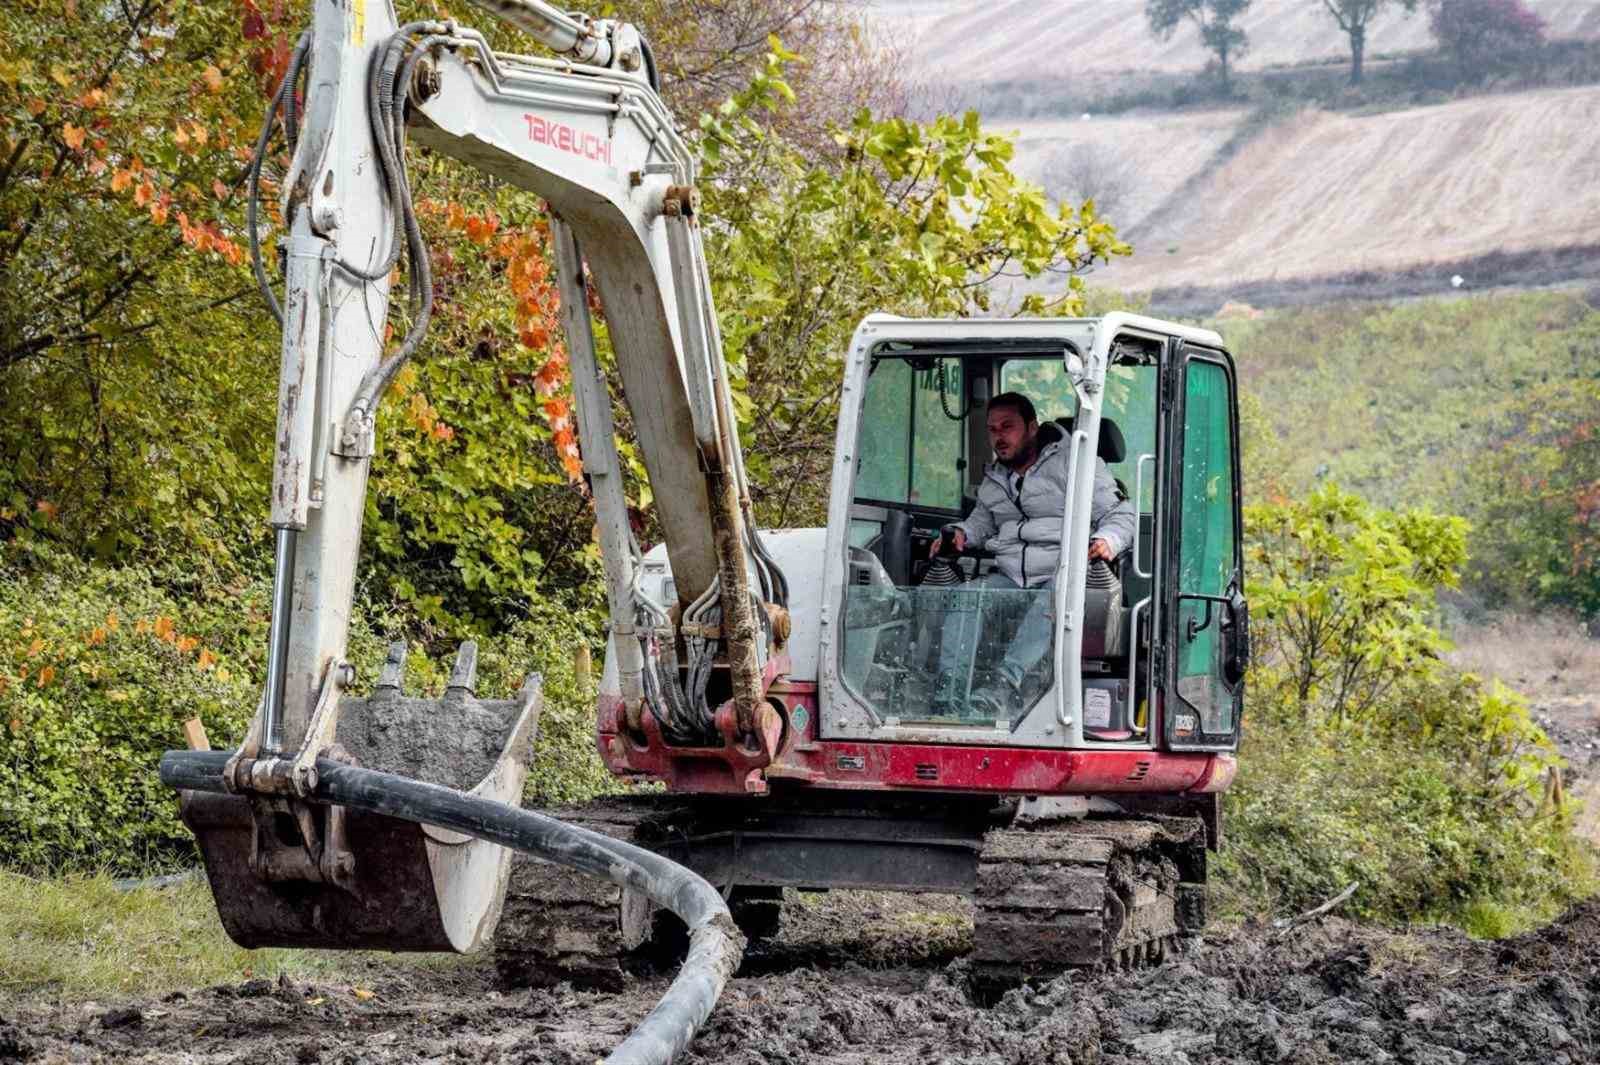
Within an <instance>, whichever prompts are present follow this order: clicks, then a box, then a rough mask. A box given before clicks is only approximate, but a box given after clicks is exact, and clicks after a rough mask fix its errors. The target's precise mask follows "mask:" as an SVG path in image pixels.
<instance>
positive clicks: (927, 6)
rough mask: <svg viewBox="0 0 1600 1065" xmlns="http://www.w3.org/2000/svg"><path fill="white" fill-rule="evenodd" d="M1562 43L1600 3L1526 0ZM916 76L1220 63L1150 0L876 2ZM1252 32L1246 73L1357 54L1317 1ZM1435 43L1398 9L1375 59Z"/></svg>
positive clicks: (1274, 0) (1370, 36) (1249, 18)
mask: <svg viewBox="0 0 1600 1065" xmlns="http://www.w3.org/2000/svg"><path fill="white" fill-rule="evenodd" d="M1526 3H1527V4H1528V7H1529V8H1531V9H1532V10H1533V11H1534V12H1535V13H1537V14H1538V15H1540V16H1541V17H1542V18H1543V19H1544V20H1545V22H1546V24H1547V26H1548V32H1549V34H1550V35H1551V36H1554V37H1597V36H1600V4H1597V3H1595V2H1594V0H1526ZM867 6H868V10H869V12H870V13H871V15H872V17H873V18H874V20H875V21H877V22H879V24H880V25H882V26H883V27H884V29H885V31H886V32H887V33H888V35H889V36H890V39H892V40H894V41H897V42H901V43H902V44H903V45H904V46H905V47H904V51H905V54H906V56H907V59H908V61H909V63H910V66H911V72H912V74H913V76H914V77H918V78H921V79H925V80H928V81H930V82H945V81H953V80H957V79H959V81H960V82H961V83H963V84H965V85H971V84H973V83H983V82H1003V81H1029V80H1035V79H1051V78H1059V79H1061V80H1064V81H1071V80H1073V79H1081V78H1084V77H1089V78H1092V79H1097V80H1098V79H1103V78H1105V77H1106V76H1110V75H1118V74H1129V73H1151V72H1160V73H1175V72H1180V71H1186V70H1195V71H1198V70H1200V69H1202V68H1203V67H1204V66H1205V65H1206V61H1207V60H1208V59H1209V58H1210V56H1209V53H1207V52H1206V51H1205V50H1204V49H1203V48H1202V47H1201V46H1200V44H1199V42H1198V36H1199V35H1198V34H1197V33H1196V32H1195V31H1194V30H1193V29H1191V28H1188V27H1185V28H1183V29H1180V30H1179V31H1178V32H1177V33H1176V34H1174V35H1173V36H1172V38H1171V39H1170V40H1167V41H1158V40H1156V39H1155V38H1154V37H1152V36H1151V34H1150V30H1149V27H1148V25H1147V24H1146V22H1145V18H1144V4H1143V3H1142V2H1140V0H999V2H993V0H869V2H868V5H867ZM1239 25H1240V26H1241V27H1242V28H1243V29H1244V30H1245V32H1246V33H1248V34H1249V36H1250V50H1249V52H1248V53H1247V54H1246V55H1245V57H1244V59H1243V60H1242V61H1241V62H1240V64H1239V68H1240V69H1241V70H1259V69H1261V68H1263V67H1269V66H1281V65H1287V64H1296V63H1306V62H1314V61H1318V60H1338V59H1343V58H1347V57H1348V55H1349V52H1348V46H1347V42H1346V39H1345V37H1344V35H1343V34H1342V33H1341V32H1340V31H1339V28H1338V27H1337V26H1336V25H1335V24H1334V22H1333V19H1332V17H1331V16H1330V15H1329V14H1328V12H1327V11H1326V10H1325V9H1324V8H1323V6H1322V5H1321V4H1320V3H1318V2H1316V0H1256V2H1255V3H1254V4H1253V5H1252V6H1251V8H1250V9H1249V10H1248V11H1247V12H1246V13H1245V14H1244V16H1243V17H1242V18H1241V19H1240V20H1239ZM1431 47H1433V42H1432V39H1431V38H1430V37H1429V35H1428V19H1427V16H1426V14H1425V13H1424V12H1423V11H1420V10H1419V11H1418V12H1417V13H1416V14H1414V15H1410V16H1406V15H1405V14H1404V12H1403V10H1402V9H1401V8H1399V7H1398V6H1392V7H1391V8H1389V9H1387V10H1385V11H1383V12H1380V14H1379V15H1378V16H1377V17H1376V18H1374V19H1373V22H1372V25H1371V26H1370V27H1369V29H1368V33H1367V54H1368V55H1371V56H1377V55H1381V54H1384V53H1391V52H1407V51H1417V50H1421V49H1426V48H1431Z"/></svg>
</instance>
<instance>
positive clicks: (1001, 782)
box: [597, 682, 1234, 795]
mask: <svg viewBox="0 0 1600 1065" xmlns="http://www.w3.org/2000/svg"><path fill="white" fill-rule="evenodd" d="M770 694H771V695H772V696H773V697H774V701H775V702H777V703H781V704H782V705H783V707H784V708H785V711H786V712H785V713H784V714H783V718H784V720H783V735H782V739H781V740H780V741H779V742H778V744H777V745H776V755H777V756H776V757H775V758H773V759H772V760H771V762H770V763H766V762H762V761H761V759H760V755H759V754H758V752H756V751H754V750H750V749H747V748H745V747H742V746H733V745H727V746H723V747H707V748H683V747H668V746H666V745H665V744H663V743H662V741H661V736H660V732H659V730H658V729H653V728H650V727H649V726H650V724H653V722H649V723H647V725H646V733H645V735H644V736H643V737H639V736H635V737H632V738H629V737H628V736H627V734H626V731H625V730H624V729H622V728H621V727H620V726H621V724H622V722H623V716H622V706H621V703H620V701H619V700H617V699H615V698H614V697H613V698H606V697H604V696H602V699H601V705H600V731H599V735H598V737H597V740H598V746H599V748H600V756H601V758H603V759H604V760H605V763H606V765H607V767H609V768H610V770H611V771H612V772H613V773H616V774H618V775H619V776H627V777H635V778H637V777H645V778H647V779H652V780H659V781H662V782H663V783H665V784H666V785H667V788H668V790H670V791H673V792H676V793H679V794H707V793H712V794H728V793H738V794H748V793H751V792H761V791H764V790H766V789H765V785H764V784H763V783H762V780H763V778H764V780H765V782H771V781H789V782H793V783H794V784H798V785H809V786H812V787H819V788H825V789H830V790H833V789H846V790H865V791H943V792H950V791H959V792H977V793H992V794H1012V795H1017V794H1022V795H1103V794H1110V793H1116V792H1122V793H1140V794H1147V795H1177V794H1182V793H1185V792H1188V793H1195V792H1208V791H1220V790H1223V789H1225V788H1226V787H1227V786H1228V784H1229V783H1230V782H1231V780H1232V777H1233V765H1234V763H1233V758H1232V756H1231V755H1216V754H1202V753H1173V752H1169V751H1127V750H1107V751H1093V750H1073V751H1063V750H1053V749H1044V748H1027V747H984V746H964V745H956V744H943V743H940V744H921V743H897V742H896V743H890V742H884V743H876V742H862V741H856V740H849V741H835V740H819V739H817V738H816V728H817V716H818V715H817V691H816V685H815V684H809V683H796V682H786V683H780V684H774V685H773V686H772V687H771V689H770ZM647 716H648V715H647ZM720 716H722V715H720V714H719V717H720ZM797 719H798V727H796V723H797ZM641 738H642V739H643V740H644V742H642V743H641V742H640V739H641ZM758 763H760V764H758Z"/></svg>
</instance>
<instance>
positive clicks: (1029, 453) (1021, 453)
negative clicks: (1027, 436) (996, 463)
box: [1000, 440, 1039, 470]
mask: <svg viewBox="0 0 1600 1065" xmlns="http://www.w3.org/2000/svg"><path fill="white" fill-rule="evenodd" d="M1038 453H1039V449H1038V447H1037V446H1036V445H1035V442H1034V441H1032V440H1030V441H1028V442H1027V443H1026V444H1023V445H1022V446H1021V447H1020V448H1018V449H1017V453H1016V454H1015V455H1012V456H1011V457H1010V458H1008V459H1006V458H1003V459H1001V460H1000V465H1002V466H1005V467H1007V468H1009V469H1013V470H1014V469H1016V468H1017V467H1018V466H1026V465H1027V464H1028V463H1030V462H1032V461H1033V459H1034V456H1035V455H1037V454H1038Z"/></svg>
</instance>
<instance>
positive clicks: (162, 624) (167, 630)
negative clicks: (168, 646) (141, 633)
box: [155, 614, 172, 640]
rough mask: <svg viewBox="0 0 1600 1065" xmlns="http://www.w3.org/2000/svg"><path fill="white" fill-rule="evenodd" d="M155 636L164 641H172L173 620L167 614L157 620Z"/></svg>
mask: <svg viewBox="0 0 1600 1065" xmlns="http://www.w3.org/2000/svg"><path fill="white" fill-rule="evenodd" d="M155 634H156V635H157V636H159V637H160V638H161V639H163V640H170V638H171V636H172V619H171V618H169V617H167V616H166V615H165V614H162V615H160V616H159V617H157V618H156V623H155Z"/></svg>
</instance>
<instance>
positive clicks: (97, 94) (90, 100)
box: [78, 89, 106, 107]
mask: <svg viewBox="0 0 1600 1065" xmlns="http://www.w3.org/2000/svg"><path fill="white" fill-rule="evenodd" d="M105 102H106V91H105V90H104V89H90V90H89V91H88V92H86V93H84V94H83V95H82V96H80V97H78V106H79V107H99V106H100V105H101V104H103V103H105Z"/></svg>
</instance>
